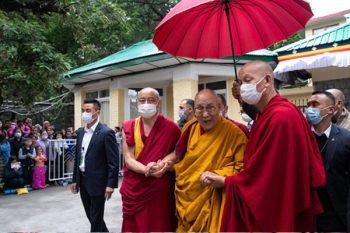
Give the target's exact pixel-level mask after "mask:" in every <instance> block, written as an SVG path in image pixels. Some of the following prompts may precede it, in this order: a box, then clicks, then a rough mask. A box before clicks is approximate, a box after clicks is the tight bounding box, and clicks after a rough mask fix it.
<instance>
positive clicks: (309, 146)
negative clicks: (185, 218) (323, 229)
mask: <svg viewBox="0 0 350 233" xmlns="http://www.w3.org/2000/svg"><path fill="white" fill-rule="evenodd" d="M239 78H240V80H241V81H242V83H243V84H242V86H241V96H242V98H243V101H245V102H247V103H248V104H252V105H256V106H257V108H258V109H259V110H260V114H258V116H257V119H255V121H254V124H253V127H252V129H251V132H250V135H249V137H250V138H249V140H248V144H247V149H246V152H245V157H244V170H243V171H242V172H241V173H239V174H237V175H236V176H232V177H226V178H225V177H219V176H217V175H214V174H208V175H207V180H208V182H209V183H211V185H213V186H221V185H222V186H225V189H226V202H225V209H224V213H223V216H222V222H221V231H223V232H226V231H232V232H234V231H271V232H279V231H289V232H295V231H314V230H315V216H316V215H317V214H319V213H321V212H322V207H321V205H320V201H319V199H318V196H317V192H316V188H317V187H320V186H323V185H324V184H325V173H324V169H323V167H322V159H321V155H320V153H319V150H318V148H317V142H316V140H315V138H314V137H313V135H312V132H311V130H310V127H309V125H308V124H307V122H306V119H305V117H304V116H303V114H302V113H301V111H300V110H299V109H298V108H297V107H296V106H294V105H293V104H292V103H290V102H289V101H288V100H287V99H285V98H283V97H281V96H279V95H278V94H277V93H276V92H275V89H274V85H273V74H272V69H271V68H270V66H269V65H268V64H267V63H265V62H262V61H253V62H250V63H247V64H246V65H245V66H243V67H242V69H241V70H240V73H239Z"/></svg>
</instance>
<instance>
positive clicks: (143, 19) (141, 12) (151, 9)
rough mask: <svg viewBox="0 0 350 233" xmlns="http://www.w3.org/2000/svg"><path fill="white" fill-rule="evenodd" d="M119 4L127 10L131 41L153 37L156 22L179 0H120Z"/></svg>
mask: <svg viewBox="0 0 350 233" xmlns="http://www.w3.org/2000/svg"><path fill="white" fill-rule="evenodd" d="M119 2H120V6H121V7H122V8H123V9H124V10H125V11H127V12H128V17H129V20H128V21H129V24H130V26H131V32H130V38H131V41H130V42H131V43H136V42H139V41H143V40H147V39H150V38H152V37H153V32H154V29H155V28H156V26H157V25H158V23H159V22H160V21H161V20H162V19H163V18H164V16H165V15H166V14H167V13H168V12H169V10H170V9H171V8H172V7H173V6H175V5H176V3H178V2H179V0H120V1H119Z"/></svg>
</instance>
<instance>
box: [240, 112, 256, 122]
mask: <svg viewBox="0 0 350 233" xmlns="http://www.w3.org/2000/svg"><path fill="white" fill-rule="evenodd" d="M241 117H242V120H243V121H245V122H247V123H249V122H251V121H252V120H253V119H252V118H250V116H249V115H248V114H247V113H242V115H241Z"/></svg>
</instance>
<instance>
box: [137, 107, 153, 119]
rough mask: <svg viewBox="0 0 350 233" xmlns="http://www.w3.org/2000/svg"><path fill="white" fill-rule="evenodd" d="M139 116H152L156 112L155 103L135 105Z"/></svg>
mask: <svg viewBox="0 0 350 233" xmlns="http://www.w3.org/2000/svg"><path fill="white" fill-rule="evenodd" d="M137 110H138V112H139V113H140V116H141V117H143V118H146V119H149V118H151V117H153V116H154V115H155V114H156V113H157V105H155V104H140V105H139V106H138V107H137Z"/></svg>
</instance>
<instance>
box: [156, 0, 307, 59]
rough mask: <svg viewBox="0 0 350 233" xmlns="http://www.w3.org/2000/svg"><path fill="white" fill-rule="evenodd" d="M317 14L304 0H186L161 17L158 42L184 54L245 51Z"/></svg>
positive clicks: (283, 35)
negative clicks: (313, 12)
mask: <svg viewBox="0 0 350 233" xmlns="http://www.w3.org/2000/svg"><path fill="white" fill-rule="evenodd" d="M312 15H313V14H312V11H311V9H310V6H309V4H308V3H306V2H304V1H303V0H182V1H181V2H180V3H178V4H177V5H176V6H175V7H174V8H173V9H172V10H171V11H170V12H169V13H168V14H167V15H166V16H165V18H164V19H163V20H162V21H161V22H160V23H159V25H158V26H157V28H156V30H155V35H154V38H153V42H154V43H155V44H156V45H157V47H158V48H159V49H160V50H162V51H164V52H167V53H170V54H172V55H174V56H179V57H190V58H223V57H227V56H232V55H241V54H246V53H248V52H250V51H254V50H258V49H262V48H266V47H268V46H270V45H272V44H274V43H276V42H278V41H280V40H283V39H286V38H288V37H289V36H290V35H292V34H293V33H295V32H297V31H298V30H300V29H302V28H303V27H304V26H305V24H306V23H307V21H308V20H309V19H310V18H311V17H312ZM233 50H234V51H233Z"/></svg>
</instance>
